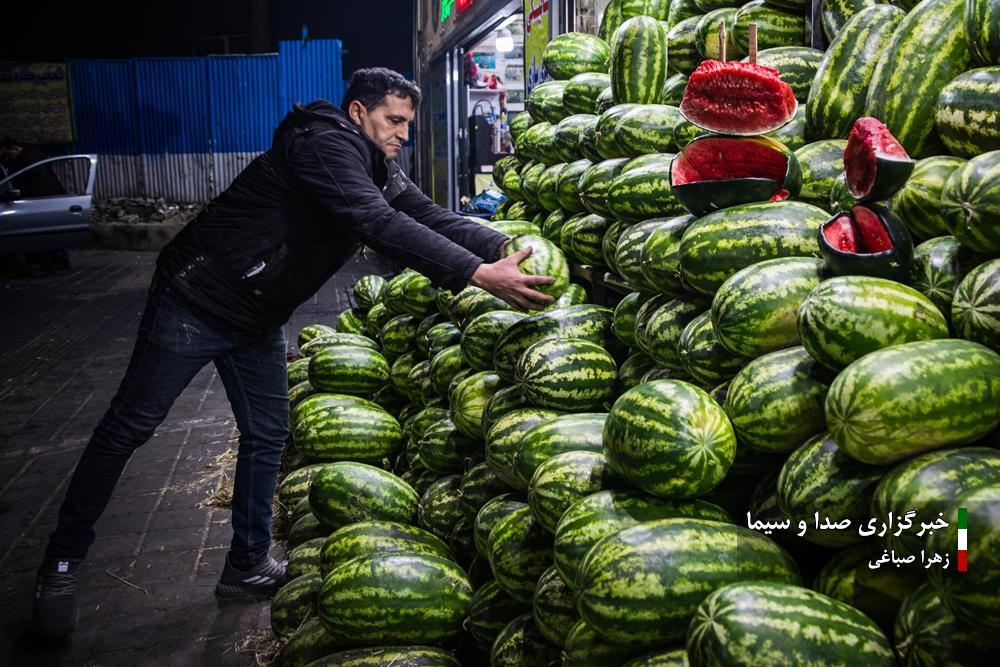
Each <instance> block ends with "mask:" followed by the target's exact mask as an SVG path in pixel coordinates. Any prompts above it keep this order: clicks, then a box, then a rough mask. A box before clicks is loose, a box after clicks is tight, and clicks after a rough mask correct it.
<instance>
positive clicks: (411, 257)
mask: <svg viewBox="0 0 1000 667" xmlns="http://www.w3.org/2000/svg"><path fill="white" fill-rule="evenodd" d="M506 239H507V237H506V236H504V235H502V234H498V233H497V232H494V231H492V230H490V229H488V228H487V227H484V226H482V225H479V224H477V223H475V222H472V221H469V220H467V219H465V218H463V217H462V216H460V215H457V214H455V213H452V212H450V211H447V210H445V209H442V208H441V207H439V206H437V205H436V204H434V203H433V202H432V201H431V200H430V199H428V198H427V197H426V196H425V195H424V194H423V193H422V192H420V190H419V189H418V188H417V187H416V186H415V185H414V184H413V183H412V182H411V181H410V180H409V179H408V178H407V177H406V175H405V174H403V173H402V171H400V169H399V167H398V166H397V165H396V163H395V162H392V161H391V160H388V159H387V158H386V156H385V153H383V152H382V151H381V150H380V149H379V148H378V147H377V146H376V145H375V143H374V142H372V141H371V140H370V139H368V138H367V137H366V136H365V135H364V134H363V133H362V132H361V131H360V130H359V129H358V128H357V126H355V125H354V124H353V123H352V122H351V121H350V120H349V119H348V117H347V115H346V114H344V112H343V111H341V110H340V109H338V108H337V107H335V106H333V105H332V104H330V103H329V102H326V101H325V100H318V101H315V102H312V103H310V104H308V105H306V106H301V105H296V107H295V108H294V109H293V110H292V111H291V112H290V113H289V114H288V115H287V116H286V117H285V119H284V120H283V121H282V122H281V124H280V125H279V126H278V129H277V130H275V132H274V139H273V143H272V146H271V149H270V150H268V151H267V152H265V153H263V154H261V155H260V156H258V157H257V158H256V159H255V160H254V161H253V162H251V163H250V164H249V165H247V167H246V169H244V170H243V172H242V173H241V174H240V175H239V176H238V177H237V178H236V180H234V181H233V183H232V184H231V185H230V186H229V188H227V189H226V191H225V192H223V193H222V194H220V195H219V196H218V197H216V198H215V199H214V200H212V202H211V203H209V204H208V206H206V207H205V209H204V210H203V211H202V212H201V213H200V214H199V215H198V216H197V217H196V218H195V219H194V220H192V221H191V222H190V223H188V224H187V225H186V226H185V228H184V229H183V230H182V231H181V232H180V233H179V234H177V236H176V237H174V240H173V241H171V242H170V243H169V244H168V245H167V246H166V247H165V248H164V249H163V250H162V252H161V253H160V256H159V259H158V260H157V267H158V269H159V272H160V275H161V276H163V277H164V278H165V279H166V280H167V281H169V282H170V284H171V285H172V286H173V287H174V288H175V289H177V290H178V291H179V292H181V293H182V294H183V295H185V296H186V297H187V299H188V300H189V301H191V302H192V303H193V304H194V305H196V306H198V307H200V308H201V309H203V310H206V311H208V312H210V313H212V314H214V315H216V316H218V317H221V318H222V319H224V320H226V321H228V322H230V323H233V324H235V325H237V326H238V327H240V328H243V329H246V330H258V329H263V328H265V327H268V326H273V325H275V324H281V323H284V322H286V321H287V320H288V318H289V317H290V316H291V314H292V312H293V311H294V310H295V308H296V307H297V306H298V305H299V304H300V303H302V302H303V301H305V300H306V299H308V298H309V297H310V296H312V295H313V294H314V293H315V292H316V290H318V289H319V288H320V286H322V285H323V283H324V282H326V281H327V280H328V279H329V278H330V276H332V275H333V273H334V272H335V271H336V270H337V269H339V268H340V267H341V266H342V265H343V264H344V263H345V262H346V261H347V260H348V259H349V258H350V257H351V256H352V255H353V254H354V253H356V252H357V251H358V249H359V248H360V247H361V245H362V244H363V245H367V246H369V247H371V248H373V249H375V250H377V251H378V252H381V253H382V254H384V255H386V256H388V257H391V258H393V259H395V260H397V261H399V262H400V263H402V264H404V265H405V266H409V267H412V268H414V269H416V270H417V271H419V272H421V273H423V274H424V275H426V276H427V277H428V278H430V279H431V280H432V281H434V282H435V283H436V284H437V285H439V286H441V287H445V288H448V289H452V290H457V289H459V288H461V287H462V286H464V285H465V284H466V282H467V281H468V280H469V278H470V277H471V276H472V274H473V273H474V272H475V270H476V268H478V267H479V265H480V264H481V263H482V262H483V261H484V260H486V261H493V260H494V259H496V258H497V256H498V254H499V251H500V246H501V244H502V243H503V242H504V241H505V240H506Z"/></svg>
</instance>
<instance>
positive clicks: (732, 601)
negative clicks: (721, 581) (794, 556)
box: [687, 582, 895, 667]
mask: <svg viewBox="0 0 1000 667" xmlns="http://www.w3.org/2000/svg"><path fill="white" fill-rule="evenodd" d="M764 609H766V610H767V613H761V610H764ZM687 648H688V657H689V659H690V660H691V664H692V665H693V666H698V665H719V664H750V663H752V662H753V661H755V660H756V661H759V662H760V664H779V663H781V662H787V661H790V660H791V661H792V662H801V663H806V662H809V661H810V660H818V661H819V662H820V663H822V664H845V665H873V666H874V665H885V666H886V667H892V666H893V665H895V658H894V656H893V652H892V647H891V646H890V644H889V640H888V639H886V637H885V635H884V634H882V631H881V630H880V629H879V628H878V626H876V625H875V623H874V622H873V621H872V620H871V619H869V618H868V617H866V616H865V615H864V614H862V613H861V612H860V611H858V610H857V609H854V608H852V607H850V606H848V605H846V604H844V603H843V602H840V601H838V600H834V599H832V598H829V597H827V596H825V595H821V594H819V593H817V592H815V591H811V590H809V589H807V588H802V587H800V586H796V585H794V584H789V583H784V582H741V583H736V584H732V585H730V586H726V587H724V588H720V589H719V590H717V591H715V592H714V593H712V594H711V595H709V596H708V597H707V598H706V599H705V600H704V602H702V603H701V605H700V606H699V607H698V611H697V612H696V613H695V616H694V619H693V620H692V621H691V627H690V629H689V630H688V636H687ZM820 656H822V657H820Z"/></svg>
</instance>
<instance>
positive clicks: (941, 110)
mask: <svg viewBox="0 0 1000 667" xmlns="http://www.w3.org/2000/svg"><path fill="white" fill-rule="evenodd" d="M998 91H1000V67H982V68H979V69H974V70H970V71H968V72H965V73H963V74H959V75H958V76H957V77H955V78H954V79H952V80H951V82H949V83H948V85H947V86H945V87H944V89H943V90H942V91H941V94H940V96H939V97H938V101H937V110H936V111H935V113H934V124H935V126H936V127H937V131H938V136H940V137H941V141H943V142H944V145H945V146H947V147H948V150H949V151H951V152H952V153H953V154H954V155H959V156H961V157H975V156H977V155H979V154H980V153H985V152H987V151H994V150H997V149H1000V102H998V101H997V93H998Z"/></svg>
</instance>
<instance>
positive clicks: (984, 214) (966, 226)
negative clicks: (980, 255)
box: [941, 150, 1000, 254]
mask: <svg viewBox="0 0 1000 667" xmlns="http://www.w3.org/2000/svg"><path fill="white" fill-rule="evenodd" d="M997 183H1000V150H998V151H991V152H989V153H983V154H982V155H979V156H977V157H974V158H973V159H971V160H969V161H968V162H966V163H965V164H964V165H962V166H961V167H959V168H958V169H956V170H955V171H954V172H953V173H952V175H951V176H949V177H948V180H947V182H946V183H945V186H944V190H943V191H942V192H941V211H942V212H943V213H944V216H945V220H947V222H948V227H949V228H950V229H951V232H952V234H954V235H955V238H957V239H958V240H959V241H961V242H962V245H964V246H967V247H969V248H971V249H972V250H976V251H978V252H985V253H993V254H996V253H998V252H1000V223H998V221H1000V195H998V192H1000V190H998V188H997Z"/></svg>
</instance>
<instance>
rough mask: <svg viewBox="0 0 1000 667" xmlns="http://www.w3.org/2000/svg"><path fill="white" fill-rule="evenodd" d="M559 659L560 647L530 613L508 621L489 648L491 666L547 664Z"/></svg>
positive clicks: (541, 665) (537, 666) (518, 666)
mask: <svg viewBox="0 0 1000 667" xmlns="http://www.w3.org/2000/svg"><path fill="white" fill-rule="evenodd" d="M558 662H559V649H558V648H557V647H555V646H553V645H552V644H550V643H549V642H548V640H546V639H545V635H543V634H542V633H541V631H540V630H539V629H538V626H536V625H535V621H534V620H533V619H532V618H531V614H530V613H529V614H523V615H521V616H518V617H517V618H515V619H514V620H513V621H511V622H510V623H509V624H508V625H507V626H506V627H505V628H504V629H503V630H501V631H500V634H499V635H497V638H496V641H494V642H493V646H492V648H491V649H490V667H549V665H554V664H557V663H558Z"/></svg>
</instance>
